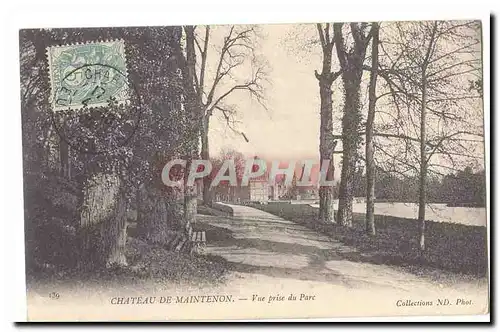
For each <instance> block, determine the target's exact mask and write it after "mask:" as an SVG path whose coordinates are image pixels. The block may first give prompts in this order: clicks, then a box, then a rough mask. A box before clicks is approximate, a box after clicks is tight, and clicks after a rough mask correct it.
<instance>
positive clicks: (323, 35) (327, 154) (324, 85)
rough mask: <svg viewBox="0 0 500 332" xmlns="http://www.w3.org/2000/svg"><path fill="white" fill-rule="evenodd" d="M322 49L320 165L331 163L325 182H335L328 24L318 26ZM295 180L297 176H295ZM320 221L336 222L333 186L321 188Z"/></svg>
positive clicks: (330, 52) (317, 75) (319, 77)
mask: <svg viewBox="0 0 500 332" xmlns="http://www.w3.org/2000/svg"><path fill="white" fill-rule="evenodd" d="M317 28H318V33H319V37H320V40H321V48H322V50H323V64H322V69H321V74H318V73H317V72H315V75H316V78H317V79H318V83H319V95H320V99H321V105H320V119H321V123H320V130H319V132H320V134H319V155H320V164H322V163H323V162H326V161H327V160H329V161H330V163H329V165H328V169H327V170H326V174H325V180H327V181H333V177H334V171H335V166H334V162H333V152H334V150H335V146H336V144H337V141H336V140H335V139H334V136H333V118H332V117H333V115H332V112H333V107H332V84H333V81H334V80H335V78H334V75H333V73H332V72H331V70H332V69H331V68H332V50H333V45H334V42H333V40H330V38H329V35H330V32H329V30H330V25H329V24H326V26H325V28H324V30H323V27H322V25H321V24H318V25H317ZM294 179H295V174H294ZM319 220H320V222H323V223H333V222H335V210H334V208H333V186H322V185H321V184H320V187H319Z"/></svg>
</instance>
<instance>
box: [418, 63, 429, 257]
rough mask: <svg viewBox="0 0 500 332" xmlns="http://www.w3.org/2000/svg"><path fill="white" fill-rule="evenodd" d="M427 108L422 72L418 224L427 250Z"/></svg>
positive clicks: (424, 78) (421, 248)
mask: <svg viewBox="0 0 500 332" xmlns="http://www.w3.org/2000/svg"><path fill="white" fill-rule="evenodd" d="M426 107H427V82H426V77H425V70H423V71H422V105H421V109H420V181H419V182H420V183H419V188H418V189H419V195H418V223H419V229H420V234H419V246H420V250H422V251H424V250H425V202H426V195H425V193H426V186H427V184H426V180H427V153H426V151H425V146H426V128H425V126H426V124H425V121H426Z"/></svg>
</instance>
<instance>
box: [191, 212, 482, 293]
mask: <svg viewBox="0 0 500 332" xmlns="http://www.w3.org/2000/svg"><path fill="white" fill-rule="evenodd" d="M227 205H228V206H229V207H231V208H232V209H233V211H234V217H232V218H223V217H210V216H200V220H201V221H202V222H204V223H206V224H208V225H210V227H211V229H210V230H209V231H208V232H207V233H208V234H207V241H208V247H207V252H208V253H209V254H211V255H216V256H221V257H223V258H224V259H226V260H228V261H229V262H232V263H233V264H232V265H233V269H234V270H235V271H237V272H239V273H240V275H239V276H238V277H239V278H242V277H243V278H245V279H253V280H254V281H256V282H257V283H258V282H260V280H262V281H263V282H264V279H266V278H268V277H271V278H273V279H279V282H280V283H286V282H288V281H297V280H300V281H310V282H320V283H328V284H330V285H332V286H334V285H335V286H339V287H341V288H349V289H363V288H366V289H370V290H373V289H374V288H376V289H378V290H380V291H385V290H391V289H392V290H395V291H398V292H403V293H406V292H408V293H412V294H415V292H418V293H419V294H425V293H427V294H428V293H431V294H432V293H435V292H436V291H438V292H442V291H444V290H446V289H449V290H450V291H454V292H461V291H467V292H469V291H473V292H476V291H482V292H484V290H485V282H486V281H485V280H476V279H474V278H470V277H467V276H461V275H456V274H450V273H447V272H444V271H440V270H434V269H430V270H425V271H424V270H421V271H417V272H415V271H411V272H410V271H409V270H408V269H407V268H404V267H398V266H390V265H383V264H374V263H370V262H369V257H368V256H367V255H366V254H363V253H360V252H358V251H357V250H356V249H355V248H353V247H349V246H346V245H344V244H342V243H340V242H337V241H334V240H332V239H330V238H328V237H327V236H324V235H321V234H318V233H317V232H315V231H313V230H310V229H307V228H305V227H304V226H301V225H298V224H295V223H293V222H291V221H287V220H284V219H282V218H280V217H277V216H275V215H272V214H269V213H267V212H264V211H261V210H258V209H254V208H251V207H247V206H238V205H229V204H227ZM266 282H268V281H266ZM276 282H277V281H276Z"/></svg>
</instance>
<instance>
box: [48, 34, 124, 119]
mask: <svg viewBox="0 0 500 332" xmlns="http://www.w3.org/2000/svg"><path fill="white" fill-rule="evenodd" d="M116 42H118V43H122V44H123V56H124V60H125V61H124V67H125V68H124V72H123V73H121V74H123V76H124V78H125V80H126V81H125V82H126V84H127V85H128V84H129V75H128V63H127V48H126V44H125V40H123V39H97V40H94V41H86V42H78V41H77V42H71V43H67V44H59V45H51V46H47V47H46V48H45V57H46V59H47V64H48V65H47V71H48V72H47V76H48V79H49V85H50V94H49V103H50V105H51V109H52V111H53V112H58V111H65V110H75V111H76V110H80V109H82V108H85V106H84V105H73V106H57V105H55V98H54V93H55V89H54V82H53V80H52V68H53V65H52V61H51V60H52V57H51V54H50V51H51V49H53V48H63V47H69V46H78V45H91V44H100V43H116ZM126 102H128V99H127V100H120V101H118V104H119V105H123V104H125V103H126ZM107 104H108V103H106V102H103V103H99V104H92V105H90V106H87V107H86V109H92V108H98V107H102V106H106V105H107Z"/></svg>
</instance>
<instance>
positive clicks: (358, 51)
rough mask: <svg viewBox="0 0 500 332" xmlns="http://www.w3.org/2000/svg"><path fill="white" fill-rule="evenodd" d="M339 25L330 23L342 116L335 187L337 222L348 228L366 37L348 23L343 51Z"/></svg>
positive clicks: (368, 37)
mask: <svg viewBox="0 0 500 332" xmlns="http://www.w3.org/2000/svg"><path fill="white" fill-rule="evenodd" d="M342 26H343V24H342V23H335V24H334V28H333V30H334V38H335V46H336V49H337V57H338V59H339V62H340V67H341V69H342V81H343V85H344V92H345V101H344V116H343V117H342V172H341V177H340V188H339V212H338V220H339V223H340V224H341V225H344V226H349V227H351V226H352V201H353V194H354V190H353V189H354V188H353V187H354V180H355V171H356V162H357V159H358V151H357V150H358V146H359V143H360V137H359V133H358V131H359V129H360V124H361V105H360V85H361V77H362V75H363V62H364V59H365V53H366V46H367V45H368V42H369V39H370V36H369V35H367V36H364V35H363V34H364V32H363V29H362V28H361V27H360V26H359V25H358V24H357V23H351V24H350V26H351V33H352V36H353V38H354V45H353V46H352V49H350V50H347V49H346V45H345V43H344V38H343V33H342Z"/></svg>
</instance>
